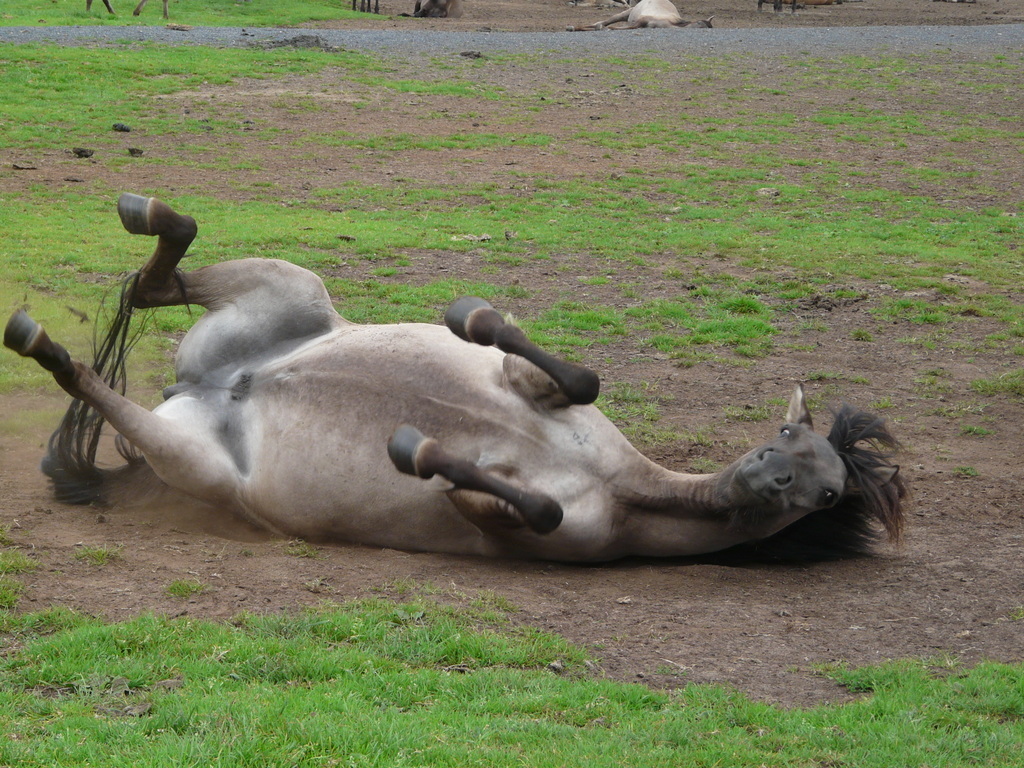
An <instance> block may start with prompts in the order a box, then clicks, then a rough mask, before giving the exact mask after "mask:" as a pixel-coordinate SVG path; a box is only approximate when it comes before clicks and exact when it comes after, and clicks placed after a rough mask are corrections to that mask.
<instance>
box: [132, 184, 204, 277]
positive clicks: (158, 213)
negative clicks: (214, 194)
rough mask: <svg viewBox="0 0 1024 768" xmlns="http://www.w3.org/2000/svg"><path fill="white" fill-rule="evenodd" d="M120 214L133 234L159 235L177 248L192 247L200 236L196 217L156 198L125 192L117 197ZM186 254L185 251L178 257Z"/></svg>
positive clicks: (178, 257)
mask: <svg viewBox="0 0 1024 768" xmlns="http://www.w3.org/2000/svg"><path fill="white" fill-rule="evenodd" d="M117 213H118V215H119V216H120V217H121V223H122V224H123V225H124V228H125V229H127V230H128V231H129V232H131V233H132V234H133V235H159V236H160V239H161V240H166V242H167V244H168V245H172V246H174V247H175V248H182V249H186V248H188V246H189V244H190V243H191V242H192V241H193V240H194V239H195V236H196V231H197V229H196V222H195V219H193V218H192V217H191V216H182V215H181V214H180V213H177V212H176V211H175V210H174V209H173V208H171V206H169V205H168V204H167V203H165V202H163V201H162V200H158V199H157V198H155V197H143V196H142V195H133V194H131V193H130V192H125V193H124V194H123V195H121V196H120V197H119V198H118V199H117ZM184 255H185V253H184V250H182V252H181V253H180V254H178V255H177V259H181V258H182V257H184ZM175 264H177V261H175Z"/></svg>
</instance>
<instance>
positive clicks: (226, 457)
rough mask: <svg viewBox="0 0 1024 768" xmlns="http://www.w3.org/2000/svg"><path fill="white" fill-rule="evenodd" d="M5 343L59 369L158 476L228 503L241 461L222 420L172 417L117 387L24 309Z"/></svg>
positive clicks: (67, 386) (69, 387) (61, 378)
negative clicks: (223, 435) (226, 443)
mask: <svg viewBox="0 0 1024 768" xmlns="http://www.w3.org/2000/svg"><path fill="white" fill-rule="evenodd" d="M4 346H6V347H8V348H10V349H12V350H14V351H15V352H17V353H18V354H19V355H21V356H23V357H30V358H32V359H34V360H35V361H36V362H38V363H39V364H40V365H41V366H42V367H43V368H45V369H46V370H48V371H50V372H51V373H52V374H53V378H54V380H55V381H56V382H57V383H58V384H59V385H60V386H61V387H62V388H63V389H64V391H66V392H67V393H68V394H69V395H71V396H72V397H74V398H76V399H77V400H81V401H83V402H84V403H86V404H87V405H89V406H90V407H91V408H93V409H95V410H96V412H98V413H99V414H100V415H101V416H102V417H103V418H104V419H106V421H108V422H109V423H110V425H111V426H113V427H114V429H116V430H117V431H118V432H119V433H120V434H121V435H123V436H124V437H125V438H126V439H127V440H129V441H130V442H131V443H132V444H133V445H134V446H136V447H137V448H138V449H139V450H141V451H142V452H143V454H145V456H146V460H147V462H148V463H149V464H150V466H151V467H152V468H153V469H154V471H156V473H157V475H158V476H159V477H160V478H161V479H162V480H164V482H166V483H168V484H169V485H171V486H174V487H177V488H180V489H182V490H185V491H187V492H189V493H192V494H194V495H196V496H198V497H200V498H207V499H214V500H218V501H223V502H228V501H230V500H231V498H232V495H233V492H234V490H235V488H236V485H237V482H238V469H237V464H236V463H235V461H234V460H233V458H232V457H231V456H230V454H229V453H228V452H227V451H226V450H225V449H224V448H222V447H221V441H220V440H218V431H219V425H218V422H217V421H216V420H211V419H206V418H203V416H204V414H202V413H200V412H199V411H195V412H193V413H190V414H188V417H187V418H179V419H175V418H167V417H165V416H160V415H157V414H155V413H153V412H152V411H149V410H148V409H146V408H143V407H142V406H140V405H137V404H136V403H133V402H132V401H131V400H128V399H127V398H126V397H124V396H123V395H120V394H118V393H117V392H115V391H114V390H113V389H111V388H110V387H109V386H108V385H107V383H106V382H104V381H103V379H102V378H101V377H100V376H99V374H97V373H96V371H94V370H93V369H92V368H91V367H89V366H88V365H86V364H84V363H81V362H79V361H77V360H73V359H72V358H71V355H69V354H68V351H67V350H66V349H64V347H62V346H61V345H60V344H57V343H55V342H53V341H52V340H51V339H50V338H49V336H47V334H46V331H44V330H43V328H42V326H40V325H39V324H38V323H36V322H35V321H34V320H33V319H32V318H31V317H29V316H28V314H27V313H26V312H25V311H24V310H18V311H17V312H15V313H14V314H13V315H12V316H11V318H10V320H9V321H8V323H7V327H6V328H5V329H4Z"/></svg>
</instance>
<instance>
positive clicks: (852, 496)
mask: <svg viewBox="0 0 1024 768" xmlns="http://www.w3.org/2000/svg"><path fill="white" fill-rule="evenodd" d="M828 441H829V443H831V445H832V447H833V448H835V450H836V453H838V454H839V456H840V458H841V459H842V461H843V464H844V465H845V467H846V471H847V474H848V477H847V481H846V489H845V491H844V493H843V496H842V498H841V499H840V501H839V503H838V504H836V505H835V506H834V507H832V508H831V509H823V510H819V511H818V512H812V513H811V514H809V515H807V516H806V517H803V518H801V519H800V520H797V521H796V522H795V523H793V524H792V525H789V526H787V527H786V528H783V529H782V530H781V531H779V532H778V533H776V534H774V535H772V536H769V537H768V538H766V539H762V540H760V541H755V542H750V543H748V544H741V545H740V546H738V547H733V548H731V549H729V550H726V552H725V553H723V554H724V555H725V556H726V557H725V559H727V560H732V559H734V558H735V559H737V560H741V559H742V560H768V561H772V560H787V561H811V560H830V559H836V558H841V557H854V556H858V555H865V554H868V553H870V552H871V551H872V549H873V548H874V547H875V546H876V545H877V544H878V542H879V541H880V540H881V539H882V538H883V535H884V537H885V538H888V539H889V540H890V541H893V542H898V541H900V539H901V537H902V533H903V520H904V518H903V507H902V500H903V498H904V497H905V496H906V495H907V487H906V484H905V483H904V482H903V478H902V477H901V476H900V474H899V472H898V467H897V466H896V465H894V464H893V463H892V462H891V459H892V456H893V453H894V452H895V451H896V449H898V448H899V442H898V441H897V440H896V438H895V437H894V436H893V435H892V433H891V432H890V431H889V428H888V425H887V424H886V421H885V419H883V418H881V417H879V416H876V415H874V414H871V413H868V412H866V411H861V410H858V409H856V408H854V407H852V406H850V405H845V404H844V405H843V406H842V408H840V409H839V410H838V411H833V422H832V429H831V430H830V432H829V434H828ZM890 473H891V474H892V477H891V478H888V477H886V475H888V474H890Z"/></svg>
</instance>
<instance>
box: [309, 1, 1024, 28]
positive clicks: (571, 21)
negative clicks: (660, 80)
mask: <svg viewBox="0 0 1024 768" xmlns="http://www.w3.org/2000/svg"><path fill="white" fill-rule="evenodd" d="M415 5H416V3H415V0H381V3H380V12H381V15H382V16H397V15H398V14H400V13H412V10H413V8H414V6H415ZM676 6H677V7H678V8H679V9H680V13H681V14H682V16H683V18H684V19H686V20H689V21H696V20H698V19H707V18H709V17H713V18H714V20H713V21H712V24H713V25H714V26H715V27H716V28H722V29H744V28H757V27H773V26H774V27H780V26H781V27H792V26H800V27H841V26H907V25H933V24H934V25H946V24H955V25H963V24H1016V23H1020V22H1021V21H1024V5H1022V4H1021V2H1020V1H1019V0H979V1H978V2H976V3H958V2H936V0H863V2H861V1H860V0H857V1H856V2H849V0H847V2H845V3H839V4H833V5H807V6H804V7H800V4H799V3H798V8H797V11H796V12H795V13H793V12H792V9H791V6H789V5H787V6H786V7H785V9H784V12H783V13H779V14H776V13H775V12H774V11H773V10H772V7H771V5H770V4H769V5H767V6H765V7H762V9H761V10H760V11H758V9H757V0H709V1H708V2H700V3H697V2H692V0H691V1H689V2H687V1H685V0H683V1H680V2H676ZM464 7H465V12H464V14H463V16H462V18H459V19H412V18H383V19H380V20H373V19H360V20H359V21H357V22H352V21H348V20H346V21H340V22H337V23H336V24H319V23H318V24H317V26H321V27H332V26H334V27H338V28H361V29H410V28H426V29H439V30H440V29H444V30H453V31H456V30H461V31H476V30H493V31H495V32H552V31H556V32H557V31H561V30H563V29H565V28H566V27H567V26H577V27H578V26H586V25H588V24H593V23H594V22H595V21H602V20H605V19H608V18H610V17H611V16H613V15H614V14H615V13H617V10H615V9H611V10H610V8H611V0H585V1H584V2H580V4H579V5H571V4H570V3H568V2H566V0H465V3H464ZM694 31H695V30H694Z"/></svg>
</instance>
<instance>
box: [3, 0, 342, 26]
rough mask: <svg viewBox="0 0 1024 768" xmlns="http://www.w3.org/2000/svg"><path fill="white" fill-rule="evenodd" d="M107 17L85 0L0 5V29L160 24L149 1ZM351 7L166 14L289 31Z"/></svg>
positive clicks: (119, 0) (288, 5) (191, 0)
mask: <svg viewBox="0 0 1024 768" xmlns="http://www.w3.org/2000/svg"><path fill="white" fill-rule="evenodd" d="M110 4H111V6H113V8H114V14H115V15H114V16H111V15H110V14H109V13H108V12H107V9H106V8H105V7H104V6H103V0H93V4H92V10H91V11H89V12H86V10H85V0H60V2H56V0H51V2H48V3H39V2H35V0H4V3H3V6H0V26H31V27H34V26H46V25H51V26H55V25H67V24H75V25H81V24H102V25H116V26H124V25H132V26H137V25H163V24H166V23H167V22H166V21H165V20H164V18H163V8H162V5H161V2H160V0H149V2H148V3H147V5H146V7H145V8H144V9H143V11H142V13H141V14H140V15H139V16H133V15H132V11H134V10H135V6H136V5H137V0H110ZM350 8H351V6H346V5H345V4H344V3H336V2H329V0H288V2H274V0H246V2H244V3H241V2H240V3H236V2H226V3H225V2H220V0H171V1H170V3H169V5H168V15H169V16H170V20H171V21H172V22H176V23H178V24H188V25H205V26H219V27H231V26H237V27H290V26H296V25H298V24H302V23H304V22H312V21H328V20H336V19H345V18H352V17H354V16H358V15H360V14H356V13H353V12H352V11H351V10H350Z"/></svg>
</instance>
